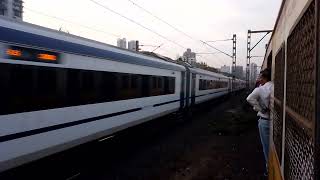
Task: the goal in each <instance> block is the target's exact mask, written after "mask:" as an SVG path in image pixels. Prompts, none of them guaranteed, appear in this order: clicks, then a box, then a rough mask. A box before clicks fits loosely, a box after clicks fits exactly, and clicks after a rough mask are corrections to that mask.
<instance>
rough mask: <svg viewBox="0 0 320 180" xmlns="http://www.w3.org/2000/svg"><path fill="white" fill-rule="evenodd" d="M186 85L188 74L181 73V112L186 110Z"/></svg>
mask: <svg viewBox="0 0 320 180" xmlns="http://www.w3.org/2000/svg"><path fill="white" fill-rule="evenodd" d="M185 84H186V72H181V90H180V110H182V109H183V108H184V105H185V104H184V102H185V94H186V93H185V91H186V88H185Z"/></svg>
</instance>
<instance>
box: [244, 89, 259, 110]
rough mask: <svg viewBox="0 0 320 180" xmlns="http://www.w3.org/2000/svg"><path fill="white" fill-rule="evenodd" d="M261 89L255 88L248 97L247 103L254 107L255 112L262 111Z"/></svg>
mask: <svg viewBox="0 0 320 180" xmlns="http://www.w3.org/2000/svg"><path fill="white" fill-rule="evenodd" d="M258 99H259V88H255V89H254V90H253V91H252V93H251V94H249V96H248V97H247V101H248V103H249V104H251V106H253V110H255V111H261V110H262V107H261V106H260V104H259V102H258Z"/></svg>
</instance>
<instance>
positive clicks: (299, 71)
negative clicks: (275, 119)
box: [284, 1, 316, 180]
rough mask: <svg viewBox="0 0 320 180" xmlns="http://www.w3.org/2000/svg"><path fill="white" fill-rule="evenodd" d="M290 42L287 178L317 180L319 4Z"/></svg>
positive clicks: (292, 35)
mask: <svg viewBox="0 0 320 180" xmlns="http://www.w3.org/2000/svg"><path fill="white" fill-rule="evenodd" d="M287 43H288V44H287V86H286V94H287V97H286V101H287V106H288V107H289V108H290V109H291V110H292V111H293V112H291V110H290V111H289V109H287V114H286V131H285V137H286V139H285V157H284V159H285V162H284V176H285V178H286V179H289V180H291V179H292V180H296V179H308V180H309V179H311V180H313V179H314V178H315V176H314V158H315V141H314V137H313V132H312V131H313V130H314V126H313V124H314V122H315V79H316V75H315V70H316V69H315V65H316V63H315V50H316V48H315V1H313V2H312V3H311V4H310V6H309V7H308V9H307V10H306V12H305V13H304V14H303V16H302V18H301V19H300V21H299V22H298V24H297V25H296V27H295V28H294V30H293V31H292V33H291V35H290V36H289V37H288V40H287ZM288 112H290V113H289V114H288ZM295 113H296V114H297V115H295ZM291 116H294V118H293V117H291ZM310 128H311V129H310Z"/></svg>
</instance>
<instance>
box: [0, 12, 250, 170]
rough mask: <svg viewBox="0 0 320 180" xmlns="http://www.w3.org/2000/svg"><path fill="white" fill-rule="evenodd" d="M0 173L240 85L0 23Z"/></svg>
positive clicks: (25, 25)
mask: <svg viewBox="0 0 320 180" xmlns="http://www.w3.org/2000/svg"><path fill="white" fill-rule="evenodd" d="M0 49H1V50H0V81H1V84H2V87H1V89H0V97H1V102H0V107H1V108H0V171H4V170H7V169H10V168H13V167H16V166H19V165H21V164H24V163H27V162H30V161H33V160H36V159H39V158H42V157H45V156H48V155H50V154H53V153H56V152H60V151H63V150H66V149H68V148H71V147H74V146H77V145H79V144H83V143H85V142H89V141H92V140H96V139H99V138H102V137H105V136H108V135H110V134H113V133H116V132H118V131H121V130H123V129H126V128H129V127H131V126H134V125H137V124H140V123H143V122H146V121H149V120H152V119H155V118H158V117H161V116H164V115H167V114H170V113H173V112H178V111H182V110H184V109H189V108H192V107H193V106H195V105H196V104H199V103H202V102H205V101H209V100H211V99H214V98H217V97H220V96H223V95H226V94H228V93H231V92H234V91H238V90H241V89H243V88H244V87H245V82H244V81H242V80H238V79H232V78H230V77H226V76H223V75H220V74H217V73H213V72H209V71H205V70H201V69H197V68H192V67H187V66H182V65H178V64H175V63H171V62H166V61H164V60H162V59H159V58H155V57H152V56H146V55H143V54H140V53H136V52H132V51H128V50H124V49H120V48H117V47H114V46H111V45H107V44H103V43H100V42H96V41H92V40H88V39H85V38H81V37H77V36H74V35H70V34H66V33H63V32H58V31H54V30H50V29H47V28H43V27H39V26H35V25H32V24H29V23H24V22H14V21H10V20H8V19H6V18H0Z"/></svg>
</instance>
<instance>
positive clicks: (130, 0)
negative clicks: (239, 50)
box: [127, 0, 232, 58]
mask: <svg viewBox="0 0 320 180" xmlns="http://www.w3.org/2000/svg"><path fill="white" fill-rule="evenodd" d="M127 1H129V2H131V3H132V4H133V5H135V6H136V7H138V8H139V9H141V10H143V11H144V12H146V13H148V14H149V15H151V16H152V17H154V18H156V19H158V20H159V21H161V22H163V23H164V24H166V25H168V26H170V27H171V28H172V29H174V30H176V31H177V32H179V33H181V34H183V35H185V36H187V37H188V38H190V39H192V40H194V41H197V42H198V41H200V42H201V44H206V45H208V46H209V47H211V48H213V49H215V50H217V51H219V52H221V53H223V54H225V55H227V56H229V57H231V58H232V56H230V55H229V54H227V53H226V52H224V51H222V50H220V49H218V48H216V47H215V46H213V45H210V44H208V43H204V41H202V40H197V39H195V38H193V37H192V36H190V35H189V34H187V33H185V32H183V31H182V30H180V29H178V28H176V27H175V26H173V25H172V24H170V23H168V22H167V21H165V20H163V19H162V18H160V17H158V16H156V15H154V14H153V13H151V12H150V11H149V10H147V9H145V8H143V7H142V6H140V5H139V4H137V3H136V2H134V1H133V0H127ZM228 40H232V39H228Z"/></svg>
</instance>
